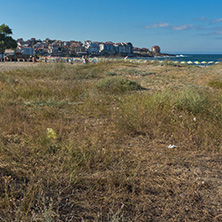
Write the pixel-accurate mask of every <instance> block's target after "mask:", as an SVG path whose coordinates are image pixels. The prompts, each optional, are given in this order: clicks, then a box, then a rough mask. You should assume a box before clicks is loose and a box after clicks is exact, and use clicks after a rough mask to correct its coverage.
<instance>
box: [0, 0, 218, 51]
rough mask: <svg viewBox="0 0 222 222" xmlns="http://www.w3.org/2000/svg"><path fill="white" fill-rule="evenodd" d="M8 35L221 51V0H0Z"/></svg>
mask: <svg viewBox="0 0 222 222" xmlns="http://www.w3.org/2000/svg"><path fill="white" fill-rule="evenodd" d="M0 9H1V10H0V12H1V13H0V24H2V23H5V24H7V25H8V26H9V27H10V28H12V31H13V37H14V38H15V39H17V38H23V39H25V40H27V39H29V38H32V37H35V38H37V39H42V40H43V39H45V38H51V39H60V40H78V41H85V40H92V41H113V42H122V41H126V42H132V43H133V45H134V46H136V47H146V48H149V49H150V48H151V47H152V46H153V45H159V46H160V48H161V51H162V52H169V53H218V54H222V1H221V0H192V1H191V0H183V1H182V0H137V1H135V0H44V1H43V0H38V1H30V0H29V1H28V0H20V1H18V0H10V1H5V0H0Z"/></svg>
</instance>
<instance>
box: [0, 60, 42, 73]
mask: <svg viewBox="0 0 222 222" xmlns="http://www.w3.org/2000/svg"><path fill="white" fill-rule="evenodd" d="M37 65H38V63H35V64H33V63H32V62H0V71H10V70H15V69H23V68H28V67H33V66H37Z"/></svg>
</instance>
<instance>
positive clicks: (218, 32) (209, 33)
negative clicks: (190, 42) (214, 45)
mask: <svg viewBox="0 0 222 222" xmlns="http://www.w3.org/2000/svg"><path fill="white" fill-rule="evenodd" d="M200 35H208V36H209V35H222V31H217V32H208V33H205V34H200Z"/></svg>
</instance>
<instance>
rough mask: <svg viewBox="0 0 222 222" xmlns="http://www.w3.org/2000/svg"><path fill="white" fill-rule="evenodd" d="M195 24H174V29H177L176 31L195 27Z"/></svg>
mask: <svg viewBox="0 0 222 222" xmlns="http://www.w3.org/2000/svg"><path fill="white" fill-rule="evenodd" d="M193 27H194V25H191V24H190V25H179V26H173V27H172V30H175V31H182V30H187V29H191V28H193Z"/></svg>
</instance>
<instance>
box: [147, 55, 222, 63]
mask: <svg viewBox="0 0 222 222" xmlns="http://www.w3.org/2000/svg"><path fill="white" fill-rule="evenodd" d="M148 59H149V60H153V59H155V60H170V61H178V62H182V61H184V62H188V61H191V62H195V61H198V62H203V61H206V62H211V61H212V62H214V63H215V62H222V54H181V55H176V57H170V56H169V57H155V58H148Z"/></svg>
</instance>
